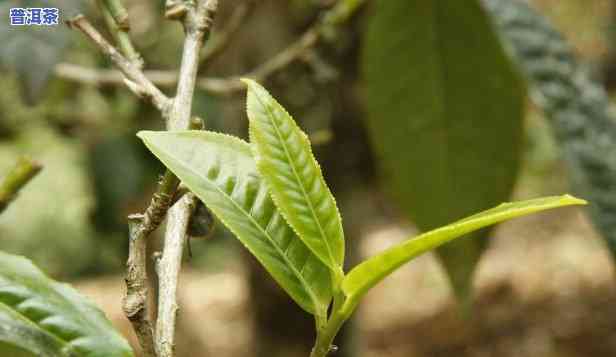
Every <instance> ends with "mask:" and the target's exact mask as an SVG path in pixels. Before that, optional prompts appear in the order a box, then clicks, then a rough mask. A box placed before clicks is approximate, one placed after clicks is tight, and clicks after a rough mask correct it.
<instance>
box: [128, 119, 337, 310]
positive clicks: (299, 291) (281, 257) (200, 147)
mask: <svg viewBox="0 0 616 357" xmlns="http://www.w3.org/2000/svg"><path fill="white" fill-rule="evenodd" d="M138 135H139V137H140V138H141V139H143V141H144V142H145V144H146V146H147V147H148V148H149V149H150V151H152V152H153V153H154V155H156V157H158V159H159V160H160V161H162V162H163V164H165V165H166V166H167V167H168V168H169V169H170V170H171V171H173V173H174V174H175V175H177V176H178V177H179V178H180V179H181V180H182V182H183V183H184V184H185V185H186V186H187V187H188V188H189V189H190V190H191V191H192V192H194V193H195V194H196V195H197V196H198V197H199V198H200V199H201V200H202V201H203V203H205V205H206V206H207V207H208V208H209V209H210V210H211V211H212V212H213V213H214V215H215V216H216V217H218V219H219V220H220V221H221V222H222V223H223V224H224V225H225V226H226V227H227V228H229V230H230V231H231V232H233V234H235V235H236V236H237V238H238V239H239V240H240V241H241V242H242V243H243V244H244V245H245V246H246V248H248V250H249V251H250V252H251V253H252V254H253V255H254V256H255V257H256V258H257V259H258V260H259V261H260V262H261V264H263V266H264V267H265V269H267V271H268V272H269V273H270V274H271V275H272V276H273V277H274V279H275V280H276V281H277V282H278V284H280V286H282V288H283V289H284V290H285V291H286V292H287V293H288V294H289V295H290V296H291V297H292V298H293V299H294V300H295V301H296V302H297V303H298V304H299V305H300V306H301V307H302V308H304V309H305V310H306V311H308V312H310V313H314V314H316V315H318V316H320V317H323V316H325V314H326V312H327V307H328V306H329V302H330V300H331V296H332V292H331V289H332V287H331V285H332V284H331V280H330V272H329V269H328V268H327V266H326V265H324V264H323V263H322V262H321V261H320V260H319V259H318V258H317V257H316V256H315V255H314V254H312V252H311V251H310V250H309V249H308V248H307V247H306V246H305V245H304V243H303V242H302V241H301V240H300V239H299V238H298V237H297V236H296V235H295V234H294V233H293V230H292V229H291V228H290V227H289V226H288V225H287V223H286V222H285V220H284V218H283V217H282V215H281V214H280V212H279V211H278V209H277V208H276V206H275V205H274V203H273V202H272V199H271V197H270V193H269V191H268V189H267V186H266V185H265V182H263V181H262V180H261V179H260V178H259V174H258V172H257V167H256V164H255V161H254V159H253V157H252V153H251V151H250V146H249V145H248V143H246V142H244V141H242V140H240V139H237V138H234V137H231V136H227V135H223V134H217V133H212V132H206V131H187V132H147V131H146V132H140V133H139V134H138Z"/></svg>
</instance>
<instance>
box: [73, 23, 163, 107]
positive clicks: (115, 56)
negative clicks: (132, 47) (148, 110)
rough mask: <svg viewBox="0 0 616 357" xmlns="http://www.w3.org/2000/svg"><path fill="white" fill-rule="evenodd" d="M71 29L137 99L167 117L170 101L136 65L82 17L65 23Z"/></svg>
mask: <svg viewBox="0 0 616 357" xmlns="http://www.w3.org/2000/svg"><path fill="white" fill-rule="evenodd" d="M67 23H68V24H69V26H71V27H72V28H76V29H78V30H80V31H81V32H82V33H83V34H85V35H86V36H87V37H88V38H89V39H90V40H91V41H92V43H94V44H95V45H96V46H97V47H98V48H99V49H100V50H101V52H103V53H104V54H105V55H106V56H107V57H109V59H110V60H111V61H112V62H113V64H114V65H115V66H116V67H118V68H119V70H120V71H121V73H122V74H123V75H124V77H123V80H122V81H123V82H124V84H126V85H127V87H129V89H130V90H131V91H133V92H134V93H135V94H136V95H137V96H138V97H140V98H144V99H148V100H150V101H151V102H152V104H154V106H155V107H156V108H158V110H160V111H161V113H163V116H165V117H166V116H167V113H168V110H169V105H170V100H169V98H167V96H166V95H165V94H164V93H163V92H161V91H160V89H158V88H157V87H156V85H154V83H152V81H150V80H149V79H148V78H147V77H146V76H145V74H144V73H143V72H142V71H141V68H139V66H138V65H136V64H135V63H134V62H133V61H130V60H128V59H127V58H126V57H124V56H123V55H122V54H121V53H120V52H119V51H118V50H117V49H116V48H115V47H114V46H112V45H111V44H110V43H109V42H108V41H107V40H106V39H105V38H104V37H103V36H102V35H101V34H100V32H98V30H96V29H95V28H94V26H92V24H91V23H90V21H88V20H87V19H86V18H85V17H84V16H83V15H77V16H76V17H74V18H73V19H72V20H69V21H68V22H67Z"/></svg>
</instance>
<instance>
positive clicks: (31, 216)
mask: <svg viewBox="0 0 616 357" xmlns="http://www.w3.org/2000/svg"><path fill="white" fill-rule="evenodd" d="M85 151H86V150H85V149H84V147H83V145H81V144H80V143H79V142H77V141H76V140H70V139H68V138H65V137H62V136H60V135H58V134H57V133H55V132H54V131H53V130H52V129H51V128H49V127H47V126H43V125H36V126H35V125H32V126H28V127H27V130H26V129H24V130H23V131H22V132H21V134H19V135H18V136H16V137H15V138H14V139H13V140H12V141H6V142H4V141H3V142H0V172H4V171H5V170H6V169H7V168H8V167H10V165H12V163H13V162H14V160H15V157H18V156H20V155H23V154H27V155H30V156H31V157H33V158H36V160H38V161H39V162H40V163H41V164H42V165H43V166H44V169H43V171H42V172H41V173H40V174H39V176H38V177H36V178H35V179H34V180H33V181H32V182H31V183H30V184H29V185H28V187H27V189H25V190H23V192H22V193H21V194H20V195H19V199H17V200H15V202H13V204H11V206H10V207H9V208H8V209H7V210H6V211H4V213H3V214H2V216H0V237H1V239H2V249H3V250H6V251H9V252H11V253H17V254H24V255H27V256H28V257H30V258H32V259H33V260H34V261H35V262H36V263H37V265H39V266H41V267H43V268H44V269H45V270H46V271H48V272H49V273H50V274H52V275H54V276H58V275H64V276H67V275H68V276H73V275H75V274H78V273H80V272H82V271H83V269H86V267H88V265H89V263H90V261H91V260H92V258H93V254H94V252H95V249H91V244H92V238H93V234H94V232H93V230H92V229H91V227H90V222H89V215H90V212H91V209H92V206H93V203H94V202H93V195H92V191H91V189H90V185H89V181H88V177H87V174H86V173H85V172H84V171H83V169H82V167H83V165H84V160H85V157H84V154H85ZM67 262H70V264H69V263H67Z"/></svg>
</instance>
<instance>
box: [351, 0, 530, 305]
mask: <svg viewBox="0 0 616 357" xmlns="http://www.w3.org/2000/svg"><path fill="white" fill-rule="evenodd" d="M371 21H372V22H371V24H370V26H369V29H368V32H367V35H366V38H365V48H364V53H363V56H364V58H363V68H364V74H365V78H366V88H367V92H366V94H367V95H366V103H367V109H368V114H369V115H368V129H369V134H370V136H371V139H372V143H373V146H374V148H375V149H376V152H377V154H378V157H379V159H380V163H381V167H382V169H383V170H382V177H383V178H384V179H385V180H386V183H387V186H386V187H387V188H388V189H389V190H390V191H391V196H392V197H393V198H394V199H396V200H397V202H398V203H399V205H400V206H401V208H402V210H403V211H404V212H405V213H406V214H407V215H408V216H409V217H410V218H412V220H413V221H414V222H415V223H416V224H417V225H418V227H419V228H420V229H421V230H422V231H427V230H431V229H434V228H436V227H439V226H442V225H444V224H447V223H449V222H453V221H455V220H457V219H460V218H462V217H465V216H467V215H470V214H473V213H474V212H478V211H481V210H485V209H487V208H489V207H492V206H494V205H497V204H498V203H500V202H503V201H507V200H508V199H509V195H510V193H511V190H512V187H513V184H514V182H515V179H516V176H517V172H518V166H519V159H520V148H521V144H522V122H523V115H524V99H525V90H524V87H523V83H522V81H521V80H520V79H519V78H518V75H517V73H516V72H515V71H514V69H513V66H512V65H511V64H510V62H509V59H508V58H507V56H506V54H505V53H504V50H503V49H502V46H501V44H500V42H499V39H498V37H497V35H496V34H495V33H494V31H493V29H492V26H491V24H490V22H489V19H488V17H487V16H486V15H485V14H484V12H483V11H482V9H481V8H480V6H479V4H478V3H477V1H476V0H464V1H460V0H422V1H409V0H383V1H377V2H376V3H375V12H374V16H373V17H372V19H371ZM488 233H489V232H487V231H481V232H476V233H474V234H473V236H474V237H475V238H476V239H472V240H471V239H466V240H460V241H456V242H454V243H452V244H449V245H447V246H445V247H443V248H441V249H439V250H438V253H439V255H440V256H441V258H442V259H441V260H442V262H443V263H444V265H445V267H446V269H447V271H448V273H449V276H450V278H451V280H452V283H453V285H454V288H455V290H456V292H457V293H458V295H459V296H461V297H463V298H466V297H467V296H468V295H469V290H470V286H471V278H472V274H473V270H474V267H475V265H476V264H477V262H478V260H479V258H480V256H481V254H482V252H483V250H484V249H485V247H486V244H487V234H488Z"/></svg>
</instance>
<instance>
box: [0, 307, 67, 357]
mask: <svg viewBox="0 0 616 357" xmlns="http://www.w3.org/2000/svg"><path fill="white" fill-rule="evenodd" d="M0 342H1V343H0V354H2V355H3V356H13V355H15V354H18V353H17V352H15V351H13V350H11V349H12V348H15V347H18V348H20V349H21V351H20V352H21V355H27V356H41V357H57V356H68V351H69V350H68V348H67V346H68V345H67V343H66V342H64V341H62V340H60V339H59V338H57V337H55V336H53V335H52V334H50V333H48V332H47V331H45V330H43V329H42V328H41V327H39V326H37V325H36V324H34V323H32V322H31V321H29V320H28V319H26V318H25V317H24V316H22V315H20V314H18V313H17V312H15V311H14V310H13V309H11V308H10V307H9V306H7V305H5V304H2V303H0ZM26 352H29V353H26ZM18 355H19V354H18Z"/></svg>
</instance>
